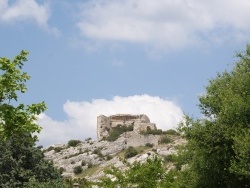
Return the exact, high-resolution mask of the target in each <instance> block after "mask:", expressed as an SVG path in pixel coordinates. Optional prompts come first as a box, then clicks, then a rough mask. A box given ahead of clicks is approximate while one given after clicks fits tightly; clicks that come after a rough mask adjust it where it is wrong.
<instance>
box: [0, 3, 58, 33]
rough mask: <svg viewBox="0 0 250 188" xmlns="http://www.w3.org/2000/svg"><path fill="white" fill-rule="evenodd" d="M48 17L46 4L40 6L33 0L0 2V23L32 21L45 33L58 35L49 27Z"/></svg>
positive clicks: (55, 30)
mask: <svg viewBox="0 0 250 188" xmlns="http://www.w3.org/2000/svg"><path fill="white" fill-rule="evenodd" d="M49 17H50V11H49V5H48V4H46V3H45V4H43V5H41V4H38V3H37V2H36V1H35V0H15V1H14V2H13V3H10V2H9V0H1V1H0V22H5V23H10V22H11V23H12V22H20V21H32V22H35V23H36V24H37V25H38V26H40V27H41V28H43V29H45V30H46V31H48V32H50V33H52V34H55V35H59V31H58V30H57V29H56V28H51V27H49V25H48V20H49Z"/></svg>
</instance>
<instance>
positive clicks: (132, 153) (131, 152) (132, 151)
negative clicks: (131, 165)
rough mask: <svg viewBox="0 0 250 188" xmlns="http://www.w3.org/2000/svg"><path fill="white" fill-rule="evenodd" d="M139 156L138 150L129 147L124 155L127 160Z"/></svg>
mask: <svg viewBox="0 0 250 188" xmlns="http://www.w3.org/2000/svg"><path fill="white" fill-rule="evenodd" d="M137 154H138V152H137V150H136V149H135V148H134V147H132V146H129V147H128V149H126V151H125V153H124V157H125V158H126V159H127V158H131V157H134V156H136V155H137Z"/></svg>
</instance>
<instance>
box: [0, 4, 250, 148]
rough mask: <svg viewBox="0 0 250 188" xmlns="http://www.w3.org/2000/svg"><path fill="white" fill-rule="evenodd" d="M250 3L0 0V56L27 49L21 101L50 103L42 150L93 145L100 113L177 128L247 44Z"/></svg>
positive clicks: (44, 116)
mask: <svg viewBox="0 0 250 188" xmlns="http://www.w3.org/2000/svg"><path fill="white" fill-rule="evenodd" d="M249 18H250V1H249V0H216V1H215V0H210V1H200V0H157V1H155V0H74V1H67V0H0V57H8V58H11V59H13V58H14V57H15V56H16V55H17V54H19V53H20V51H21V50H27V51H29V53H30V54H29V56H28V60H29V61H28V62H27V63H26V64H25V67H24V71H26V72H28V74H29V75H30V76H31V80H30V81H28V82H27V87H28V92H27V93H25V94H23V95H20V96H19V102H20V103H25V104H32V103H37V102H41V101H45V103H46V105H47V107H48V110H47V111H46V112H45V113H43V114H41V115H40V116H39V120H38V124H39V125H41V126H42V127H43V130H42V132H41V133H40V134H39V142H38V144H40V145H43V146H45V147H47V146H49V145H52V144H57V143H67V141H69V140H71V139H79V140H84V139H86V138H89V137H91V138H93V139H96V121H97V120H96V118H97V116H98V115H100V114H103V115H106V116H109V115H114V114H123V113H125V114H146V115H147V116H148V117H149V118H150V120H151V122H153V123H156V126H157V127H158V128H160V129H163V130H167V129H173V128H176V127H177V126H178V123H179V122H180V121H181V119H182V118H183V115H184V114H187V115H189V116H192V117H195V118H202V114H200V111H199V108H198V106H197V105H198V104H199V99H198V98H199V96H200V95H202V94H204V93H205V88H206V86H207V85H208V83H209V80H210V79H213V78H215V77H216V75H217V73H219V72H222V71H224V70H230V69H231V68H232V67H233V65H234V63H235V62H237V60H238V59H237V58H236V56H235V55H236V53H237V52H243V51H244V50H245V47H246V45H247V44H248V43H249V38H250V24H249Z"/></svg>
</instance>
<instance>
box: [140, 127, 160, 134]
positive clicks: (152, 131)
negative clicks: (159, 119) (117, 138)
mask: <svg viewBox="0 0 250 188" xmlns="http://www.w3.org/2000/svg"><path fill="white" fill-rule="evenodd" d="M140 134H142V135H148V134H153V135H161V134H162V130H161V129H155V130H151V129H150V128H149V127H147V131H141V132H140Z"/></svg>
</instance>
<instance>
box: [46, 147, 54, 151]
mask: <svg viewBox="0 0 250 188" xmlns="http://www.w3.org/2000/svg"><path fill="white" fill-rule="evenodd" d="M51 150H54V147H53V146H50V147H48V148H47V149H45V150H44V151H45V152H47V151H51Z"/></svg>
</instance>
